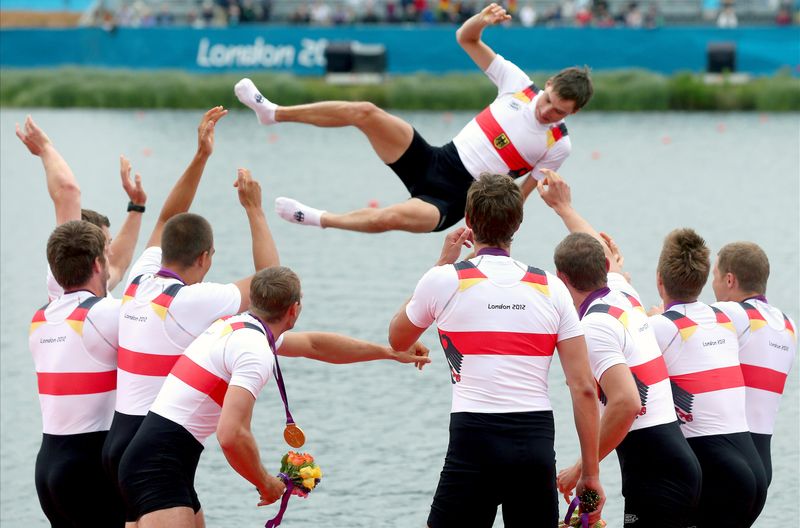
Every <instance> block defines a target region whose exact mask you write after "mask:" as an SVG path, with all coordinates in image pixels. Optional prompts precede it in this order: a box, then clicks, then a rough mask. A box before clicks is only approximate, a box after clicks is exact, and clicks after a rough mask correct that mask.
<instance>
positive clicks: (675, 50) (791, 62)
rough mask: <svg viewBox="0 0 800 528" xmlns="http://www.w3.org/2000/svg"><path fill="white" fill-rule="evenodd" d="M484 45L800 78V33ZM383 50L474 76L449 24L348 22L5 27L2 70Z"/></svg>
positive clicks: (554, 33) (513, 56) (529, 32)
mask: <svg viewBox="0 0 800 528" xmlns="http://www.w3.org/2000/svg"><path fill="white" fill-rule="evenodd" d="M484 38H485V40H486V42H487V43H488V44H489V45H491V46H492V47H493V48H494V49H495V50H496V51H498V52H499V53H501V54H503V55H504V56H505V57H506V58H507V59H509V60H511V61H513V62H515V63H516V64H518V65H519V66H520V67H521V68H523V69H525V70H528V71H553V70H559V69H561V68H563V67H566V66H571V65H576V64H577V65H583V64H587V65H589V66H591V67H592V68H593V69H595V70H609V69H620V68H644V69H647V70H651V71H654V72H659V73H665V74H670V73H674V72H676V71H683V70H689V71H695V72H701V71H704V70H705V68H706V47H707V45H708V44H709V43H710V42H719V41H727V42H733V43H735V44H736V49H737V69H738V71H741V72H747V73H751V74H756V75H765V74H773V73H775V72H776V71H778V70H780V69H782V68H789V69H790V70H791V71H792V72H793V73H794V74H795V75H797V74H798V73H799V72H800V64H799V63H800V28H798V27H797V26H793V27H782V28H778V27H752V28H738V29H717V28H696V27H668V28H659V29H652V30H646V29H629V28H615V29H593V28H589V29H580V28H539V27H534V28H523V27H511V28H492V29H490V30H488V31H487V32H486V33H485V37H484ZM345 40H356V41H359V42H362V43H365V44H373V43H374V44H384V45H385V46H386V48H387V54H388V63H389V73H412V72H417V71H426V72H431V73H446V72H464V71H467V72H472V71H475V65H474V64H473V63H472V61H471V60H470V59H469V57H467V55H466V54H465V53H464V52H463V51H461V49H460V48H459V47H458V44H457V43H456V41H455V28H454V27H451V26H445V27H443V26H433V27H418V26H414V27H395V26H377V27H375V26H363V27H359V26H354V27H343V28H342V27H340V28H335V27H334V28H318V27H298V26H248V27H236V28H225V29H192V28H188V27H171V28H148V29H130V28H118V29H116V30H113V31H106V30H103V29H100V28H77V29H55V30H47V29H6V30H2V31H0V67H4V68H44V67H55V66H67V65H77V66H88V67H99V68H133V69H165V68H168V69H180V70H190V71H194V72H219V71H228V70H238V71H248V70H250V71H252V70H275V71H290V72H294V73H298V74H320V73H322V72H323V71H324V65H325V58H324V53H323V52H324V49H325V45H326V44H327V43H328V42H334V41H345Z"/></svg>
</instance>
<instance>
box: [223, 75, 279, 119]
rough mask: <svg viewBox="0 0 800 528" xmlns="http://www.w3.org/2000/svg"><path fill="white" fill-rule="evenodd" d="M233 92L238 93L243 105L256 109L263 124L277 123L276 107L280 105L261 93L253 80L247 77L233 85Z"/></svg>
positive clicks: (237, 95)
mask: <svg viewBox="0 0 800 528" xmlns="http://www.w3.org/2000/svg"><path fill="white" fill-rule="evenodd" d="M233 93H235V94H236V97H238V98H239V101H241V102H242V104H243V105H246V106H249V107H250V108H252V109H253V110H255V112H256V115H257V116H258V120H259V122H260V123H261V124H262V125H272V124H275V122H276V121H275V109H276V108H278V105H276V104H275V103H273V102H271V101H270V100H269V99H267V98H266V97H264V96H263V95H261V93H260V92H259V91H258V88H256V85H255V84H253V81H251V80H250V79H248V78H246V77H245V78H244V79H242V80H241V81H239V82H238V83H236V86H234V87H233Z"/></svg>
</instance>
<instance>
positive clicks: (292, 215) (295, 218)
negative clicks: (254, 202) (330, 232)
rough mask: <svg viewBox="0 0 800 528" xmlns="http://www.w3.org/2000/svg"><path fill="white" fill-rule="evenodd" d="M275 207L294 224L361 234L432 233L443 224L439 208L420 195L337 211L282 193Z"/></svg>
mask: <svg viewBox="0 0 800 528" xmlns="http://www.w3.org/2000/svg"><path fill="white" fill-rule="evenodd" d="M275 209H276V211H277V213H278V215H279V216H280V217H281V218H283V219H284V220H286V221H288V222H292V223H293V224H301V225H313V226H317V227H333V228H337V229H346V230H348V231H359V232H361V233H383V232H384V231H410V232H411V233H429V232H430V231H433V229H434V228H435V227H436V226H437V225H439V219H440V214H439V209H437V208H436V207H435V206H433V205H431V204H429V203H428V202H423V201H422V200H420V199H419V198H411V199H410V200H408V201H407V202H403V203H399V204H395V205H390V206H389V207H383V208H380V209H376V208H371V207H370V208H366V209H357V210H355V211H350V212H349V213H343V214H336V213H331V212H328V211H321V210H319V209H314V208H313V207H309V206H307V205H305V204H302V203H300V202H298V201H297V200H293V199H292V198H284V197H282V196H281V197H279V198H277V199H276V200H275Z"/></svg>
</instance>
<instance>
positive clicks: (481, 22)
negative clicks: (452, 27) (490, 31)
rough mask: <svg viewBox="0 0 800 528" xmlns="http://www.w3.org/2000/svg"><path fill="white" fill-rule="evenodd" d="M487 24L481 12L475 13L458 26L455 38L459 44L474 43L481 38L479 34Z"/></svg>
mask: <svg viewBox="0 0 800 528" xmlns="http://www.w3.org/2000/svg"><path fill="white" fill-rule="evenodd" d="M487 25H488V24H487V23H486V20H485V19H484V17H483V12H479V13H476V14H475V15H473V16H472V17H470V18H469V19H467V20H466V21H465V22H464V23H463V24H462V25H461V27H460V28H458V30H457V31H456V40H458V43H459V44H474V43H475V42H478V41H480V40H481V34H482V33H483V30H484V28H485V27H486V26H487Z"/></svg>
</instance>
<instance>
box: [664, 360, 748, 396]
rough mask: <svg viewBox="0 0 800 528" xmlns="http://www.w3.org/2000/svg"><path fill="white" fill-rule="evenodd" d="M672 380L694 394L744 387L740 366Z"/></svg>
mask: <svg viewBox="0 0 800 528" xmlns="http://www.w3.org/2000/svg"><path fill="white" fill-rule="evenodd" d="M670 378H671V379H672V381H674V382H675V383H677V384H678V385H680V386H681V388H682V389H684V390H686V391H688V392H690V393H692V394H702V393H704V392H714V391H718V390H724V389H735V388H736V387H744V377H743V376H742V368H741V367H740V366H739V365H734V366H732V367H723V368H718V369H711V370H703V371H700V372H692V373H691V374H681V375H680V376H670Z"/></svg>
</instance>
